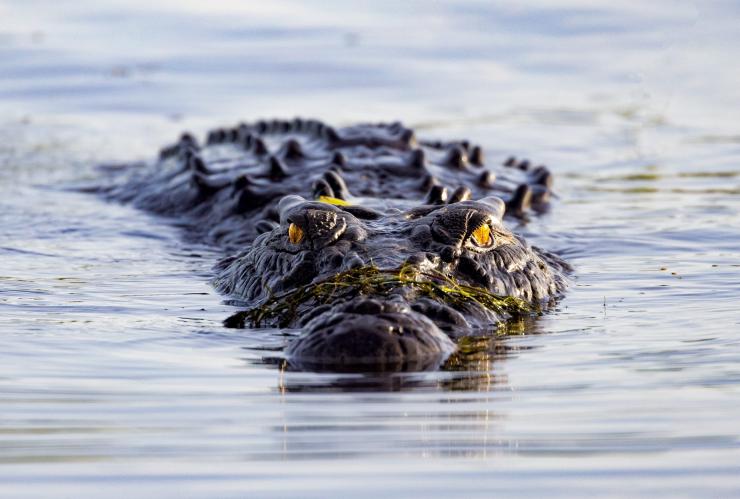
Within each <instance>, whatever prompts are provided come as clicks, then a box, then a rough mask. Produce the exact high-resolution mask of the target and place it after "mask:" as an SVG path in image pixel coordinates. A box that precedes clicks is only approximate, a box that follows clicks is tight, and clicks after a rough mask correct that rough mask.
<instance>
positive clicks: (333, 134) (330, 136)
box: [323, 126, 341, 145]
mask: <svg viewBox="0 0 740 499" xmlns="http://www.w3.org/2000/svg"><path fill="white" fill-rule="evenodd" d="M323 137H324V140H326V141H327V142H328V143H329V145H333V144H337V143H339V141H340V140H341V139H340V137H339V134H338V133H337V131H336V130H335V129H334V128H333V127H330V126H327V127H324V130H323Z"/></svg>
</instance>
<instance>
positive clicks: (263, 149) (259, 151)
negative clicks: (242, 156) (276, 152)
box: [252, 137, 270, 156]
mask: <svg viewBox="0 0 740 499" xmlns="http://www.w3.org/2000/svg"><path fill="white" fill-rule="evenodd" d="M269 152H270V151H269V150H268V149H267V145H266V144H265V141H264V140H262V139H261V138H259V137H255V138H254V140H252V154H254V155H255V156H264V155H265V154H267V153H269Z"/></svg>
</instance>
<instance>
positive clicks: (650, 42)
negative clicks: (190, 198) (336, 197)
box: [0, 0, 740, 498]
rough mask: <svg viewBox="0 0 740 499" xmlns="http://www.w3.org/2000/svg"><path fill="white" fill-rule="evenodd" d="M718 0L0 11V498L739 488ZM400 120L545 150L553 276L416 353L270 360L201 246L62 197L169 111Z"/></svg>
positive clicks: (739, 382) (164, 129) (724, 52)
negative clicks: (569, 283)
mask: <svg viewBox="0 0 740 499" xmlns="http://www.w3.org/2000/svg"><path fill="white" fill-rule="evenodd" d="M739 13H740V4H738V3H737V2H732V1H721V0H720V1H715V2H705V3H699V2H696V3H694V2H685V1H667V0H663V1H657V2H649V3H646V2H641V1H621V2H598V3H595V2H591V1H589V2H586V1H582V0H557V1H554V2H551V1H543V0H528V1H526V2H516V3H504V2H490V1H485V2H484V1H475V0H465V1H460V2H445V1H439V2H428V1H425V2H420V1H419V2H415V1H409V2H390V1H385V0H382V1H375V2H360V3H352V4H350V3H349V2H338V1H322V2H297V1H275V2H260V3H257V2H236V1H233V2H196V1H190V0H179V1H177V2H175V1H170V0H165V1H160V2H144V1H142V0H127V1H107V2H104V3H102V2H92V1H90V0H80V1H77V2H73V3H72V2H52V1H50V0H24V1H9V0H5V1H0V496H3V497H40V496H54V497H99V496H123V495H124V494H133V495H135V496H154V495H157V496H178V497H190V496H208V497H245V496H258V497H286V496H296V497H317V498H318V497H327V496H328V495H332V494H337V495H340V494H341V495H345V494H350V493H351V494H352V495H353V496H354V497H375V496H377V495H379V494H382V495H383V496H384V497H408V496H410V495H422V494H423V495H425V496H427V497H449V496H456V497H460V496H465V497H473V496H480V497H491V496H492V495H494V494H504V495H512V496H542V495H547V496H564V497H573V496H589V497H593V496H625V495H633V496H647V495H655V494H661V495H669V496H672V497H681V496H712V497H728V496H733V495H739V494H740V427H739V425H738V421H740V312H739V311H738V302H739V301H740V214H739V211H740V165H739V164H738V162H739V160H740V127H739V126H738V120H737V109H738V103H739V102H740V71H739V70H738V68H737V62H736V59H737V48H738V46H740V45H739V43H740V32H739V31H738V29H737V19H738V14H739ZM273 116H274V117H293V116H312V117H319V118H322V119H324V120H326V121H329V122H331V123H333V124H336V125H342V124H349V123H353V122H357V121H380V120H383V121H386V120H396V119H400V120H402V121H403V122H404V123H405V124H407V125H409V126H413V127H416V128H417V129H418V130H419V134H420V135H423V136H427V137H440V138H469V139H471V140H473V141H475V142H478V143H481V144H483V145H484V147H485V150H486V157H487V159H488V161H489V162H500V161H502V160H503V159H504V158H505V157H506V156H508V155H510V154H515V155H517V156H522V157H529V158H532V159H533V160H534V161H536V162H538V163H540V162H542V163H546V164H548V165H549V166H550V167H551V169H552V170H554V171H555V173H556V175H557V184H556V187H557V191H558V195H559V198H560V199H559V201H558V202H557V203H556V204H555V206H554V209H553V210H552V212H551V213H549V214H546V215H544V216H541V217H538V218H534V219H532V220H531V221H530V222H529V223H527V224H526V225H519V226H515V228H516V230H518V231H520V232H523V233H524V234H525V235H526V236H527V237H528V238H529V239H530V240H531V241H532V242H535V243H537V244H539V245H542V246H544V247H547V248H550V249H554V250H557V251H559V252H561V253H562V254H563V255H565V256H566V257H567V258H568V259H569V261H571V262H572V263H573V264H574V266H575V268H576V277H575V281H574V284H573V287H572V289H571V290H570V292H569V293H568V296H567V297H566V298H565V299H564V300H563V301H562V302H561V303H560V304H559V306H558V308H557V310H555V311H553V312H552V313H551V314H549V315H547V316H545V317H543V318H542V319H540V320H538V321H536V322H535V323H534V324H532V325H530V326H529V327H528V328H527V331H526V332H527V333H528V334H525V335H518V336H513V337H509V338H501V339H495V340H491V341H490V342H487V343H486V344H484V345H482V346H480V345H479V347H480V348H478V349H477V350H476V351H475V354H473V355H471V356H469V358H467V360H466V361H465V362H462V363H460V364H459V365H456V366H450V369H449V370H447V371H442V372H436V373H409V374H398V375H394V376H386V377H372V376H360V375H354V376H348V375H344V376H342V375H330V374H311V373H294V372H284V371H283V370H281V369H280V368H279V365H275V364H274V363H271V362H268V361H266V360H265V358H268V357H270V355H271V354H272V353H273V352H274V351H275V350H278V349H280V348H281V347H282V346H283V345H284V344H285V342H286V341H287V340H286V336H284V335H283V334H281V332H279V331H241V332H235V331H233V330H226V329H224V328H222V326H221V320H222V319H223V318H224V317H225V316H227V315H228V313H229V311H230V308H229V307H228V306H226V305H224V304H222V301H221V297H219V296H217V295H216V294H215V293H214V292H213V291H212V290H211V289H210V287H209V286H208V283H207V279H208V276H209V272H210V267H211V265H212V263H213V262H214V260H215V259H216V258H217V256H218V253H217V252H216V251H215V250H213V249H212V248H208V247H200V246H197V245H194V244H192V243H185V242H183V240H182V239H181V238H180V237H179V235H178V232H177V229H176V228H174V227H172V226H170V225H168V224H167V222H166V221H163V220H158V219H156V218H154V217H152V216H149V215H147V214H144V213H141V212H138V211H135V210H133V209H131V208H129V207H125V206H119V205H115V204H106V203H103V202H102V201H101V200H99V199H97V198H95V197H93V196H87V195H82V194H75V193H70V192H66V191H64V190H62V189H59V186H62V185H64V184H65V182H68V181H70V180H77V179H90V178H94V176H95V175H96V174H95V172H94V171H93V166H94V165H95V164H99V163H103V162H109V161H128V160H138V159H147V158H150V157H152V155H153V154H154V153H155V152H156V151H157V150H158V148H159V147H160V146H161V145H162V144H164V143H167V142H168V141H171V140H172V139H174V138H175V137H177V135H178V134H179V132H180V131H182V130H184V129H188V130H192V131H194V132H197V133H203V132H204V131H205V130H206V129H207V128H209V127H212V126H216V125H231V124H233V123H236V122H237V121H239V120H253V119H256V118H260V117H273Z"/></svg>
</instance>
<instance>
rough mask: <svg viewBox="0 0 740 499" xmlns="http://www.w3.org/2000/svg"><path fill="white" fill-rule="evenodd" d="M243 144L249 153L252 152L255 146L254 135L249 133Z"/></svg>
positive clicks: (243, 137)
mask: <svg viewBox="0 0 740 499" xmlns="http://www.w3.org/2000/svg"><path fill="white" fill-rule="evenodd" d="M241 144H242V147H243V148H244V149H245V150H247V151H248V150H250V149H251V148H252V146H253V145H254V135H252V134H251V133H247V134H245V135H244V136H242V138H241Z"/></svg>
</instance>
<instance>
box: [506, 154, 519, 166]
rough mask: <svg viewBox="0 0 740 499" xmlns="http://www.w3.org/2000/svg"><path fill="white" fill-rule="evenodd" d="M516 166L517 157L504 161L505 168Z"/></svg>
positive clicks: (510, 157)
mask: <svg viewBox="0 0 740 499" xmlns="http://www.w3.org/2000/svg"><path fill="white" fill-rule="evenodd" d="M515 165H516V157H515V156H509V157H508V158H507V159H506V161H504V166H509V167H512V166H515Z"/></svg>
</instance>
